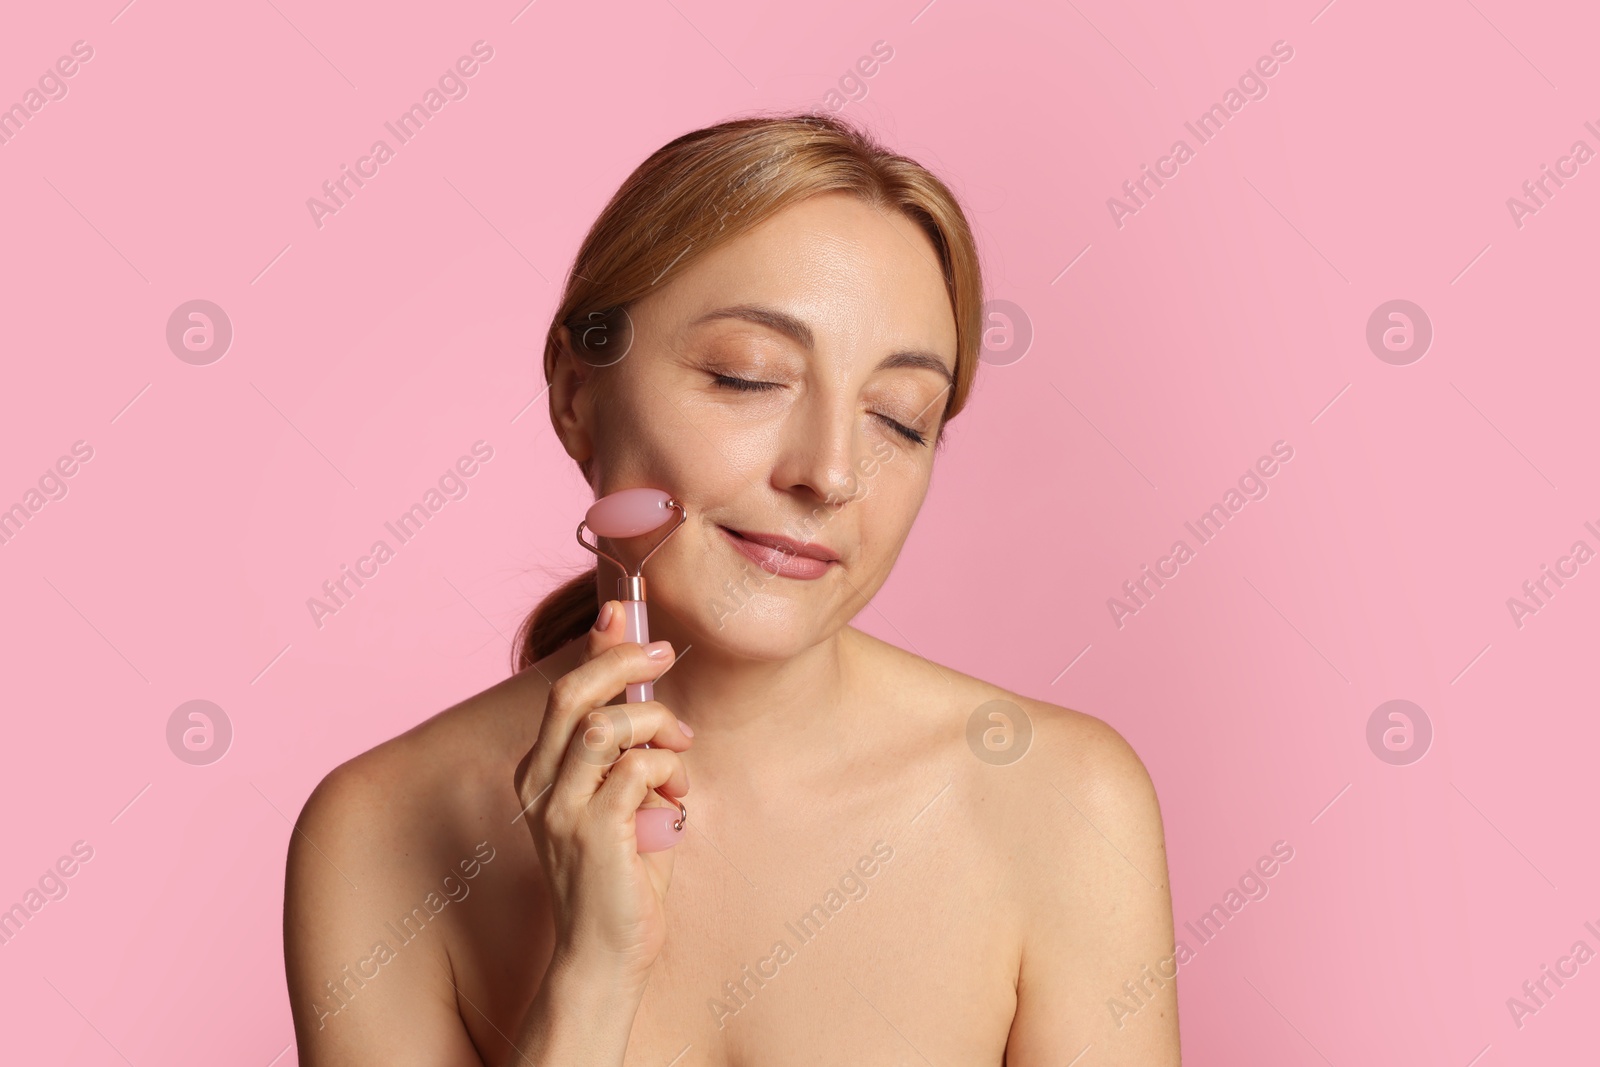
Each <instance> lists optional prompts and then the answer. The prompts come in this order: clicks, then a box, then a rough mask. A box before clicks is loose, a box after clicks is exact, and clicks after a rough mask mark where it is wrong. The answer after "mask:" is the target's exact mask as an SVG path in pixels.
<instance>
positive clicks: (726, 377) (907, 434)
mask: <svg viewBox="0 0 1600 1067" xmlns="http://www.w3.org/2000/svg"><path fill="white" fill-rule="evenodd" d="M711 379H712V381H713V382H715V383H716V384H717V385H719V386H721V387H722V388H724V389H734V390H737V391H738V392H741V393H765V392H768V391H770V390H772V389H782V388H783V386H781V385H779V384H778V383H777V382H761V381H755V380H752V379H750V378H737V377H734V376H733V375H731V374H713V375H712V376H711ZM873 414H875V415H878V413H877V412H873ZM878 418H880V419H882V420H883V421H884V422H885V423H887V424H888V426H889V428H890V429H891V430H893V431H894V432H895V433H897V434H899V435H900V436H901V437H904V438H905V439H906V440H907V441H910V442H912V443H913V444H918V445H926V444H927V443H928V439H927V438H926V437H924V436H923V435H922V434H920V433H918V432H917V431H916V430H913V429H912V428H911V427H909V426H906V425H904V424H902V423H898V422H896V421H895V420H893V419H891V418H890V417H889V416H887V415H878Z"/></svg>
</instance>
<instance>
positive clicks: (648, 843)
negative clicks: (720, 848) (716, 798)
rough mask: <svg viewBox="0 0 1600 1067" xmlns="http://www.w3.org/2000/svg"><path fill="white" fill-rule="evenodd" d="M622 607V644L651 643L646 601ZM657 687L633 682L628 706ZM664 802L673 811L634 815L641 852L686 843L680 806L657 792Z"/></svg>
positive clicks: (646, 810) (652, 694) (643, 811)
mask: <svg viewBox="0 0 1600 1067" xmlns="http://www.w3.org/2000/svg"><path fill="white" fill-rule="evenodd" d="M621 603H622V626H623V640H625V641H637V642H638V643H639V644H641V645H648V644H649V643H650V616H649V614H648V613H647V612H646V610H645V602H644V601H643V600H624V601H622V602H621ZM655 692H656V687H655V683H654V682H634V683H630V684H629V685H628V697H627V702H628V703H629V704H638V703H641V702H643V701H646V700H654V699H655ZM641 747H644V748H649V747H650V742H648V741H646V742H644V743H643V745H642V746H641ZM656 792H657V793H658V794H660V796H661V798H662V799H663V800H665V801H666V802H667V803H669V804H671V805H672V807H670V808H640V809H639V810H638V811H637V812H635V813H634V833H635V836H636V837H637V838H638V841H639V851H640V852H660V851H662V850H663V849H669V848H671V847H672V846H673V845H676V844H677V843H678V842H679V841H682V840H683V834H684V830H683V827H682V826H681V825H680V826H679V827H678V828H677V829H674V828H673V824H674V823H680V824H681V822H682V818H681V813H680V812H679V810H678V802H677V801H676V800H673V799H672V798H671V797H669V796H667V795H666V794H665V793H662V792H661V790H659V789H657V790H656Z"/></svg>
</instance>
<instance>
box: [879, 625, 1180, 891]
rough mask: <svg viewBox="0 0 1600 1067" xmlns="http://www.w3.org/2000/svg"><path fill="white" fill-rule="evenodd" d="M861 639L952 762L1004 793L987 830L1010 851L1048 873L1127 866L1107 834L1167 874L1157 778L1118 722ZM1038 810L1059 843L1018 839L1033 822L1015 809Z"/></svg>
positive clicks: (995, 793) (989, 792) (988, 789)
mask: <svg viewBox="0 0 1600 1067" xmlns="http://www.w3.org/2000/svg"><path fill="white" fill-rule="evenodd" d="M858 633H859V632H858ZM860 636H861V637H862V638H864V640H863V641H861V642H860V644H861V646H862V647H863V650H864V653H865V654H866V655H869V656H870V657H871V658H872V661H873V662H874V663H875V664H877V665H879V666H878V673H879V675H880V676H881V677H883V678H884V679H886V683H885V684H887V685H892V686H894V687H895V688H896V689H897V690H899V691H900V692H904V693H910V694H912V698H913V701H914V703H915V704H916V705H917V706H919V707H923V708H927V709H930V710H929V711H928V716H929V719H930V722H929V726H930V736H934V737H937V738H939V744H940V745H941V746H946V747H947V748H948V751H950V752H951V753H952V758H953V759H955V760H957V761H958V764H957V765H965V766H967V767H969V768H971V769H972V770H973V771H974V772H975V773H977V774H979V775H980V776H981V777H980V780H981V783H982V791H983V793H984V794H985V795H986V796H989V797H992V798H995V799H996V800H998V801H1004V800H1007V799H1009V803H991V807H992V809H993V820H994V823H995V825H994V826H993V827H990V828H989V830H990V831H992V832H994V833H996V834H999V835H1002V836H1004V837H1007V838H1008V840H1007V841H1006V844H1007V846H1008V847H1009V848H1011V849H1014V850H1015V851H1014V852H1013V854H1015V855H1029V856H1032V857H1035V858H1036V859H1037V860H1039V861H1040V862H1043V863H1045V864H1046V865H1047V866H1048V867H1049V868H1051V869H1055V870H1059V869H1060V867H1061V866H1062V865H1071V866H1073V867H1075V868H1076V869H1078V870H1082V869H1084V868H1085V866H1086V865H1087V866H1089V867H1094V866H1103V867H1111V866H1120V867H1121V869H1122V873H1127V872H1128V867H1127V861H1126V857H1122V856H1119V854H1118V853H1117V851H1115V850H1114V849H1107V848H1105V847H1104V846H1105V844H1106V841H1107V840H1108V839H1109V840H1111V841H1114V842H1115V843H1116V845H1117V846H1118V847H1120V848H1122V849H1123V850H1124V851H1125V852H1128V853H1129V854H1130V855H1131V850H1137V851H1139V852H1141V853H1142V854H1143V855H1144V857H1145V858H1146V859H1147V860H1148V861H1149V862H1148V863H1147V864H1145V866H1146V867H1148V868H1152V870H1151V871H1150V874H1151V879H1152V880H1153V881H1155V882H1158V883H1160V882H1163V881H1164V872H1165V866H1166V857H1165V848H1164V842H1163V833H1162V825H1161V811H1160V805H1159V802H1158V800H1157V796H1156V790H1155V785H1154V783H1153V782H1152V780H1151V777H1150V774H1149V772H1148V771H1147V770H1146V768H1145V765H1144V761H1143V760H1141V759H1140V758H1139V755H1138V753H1137V752H1135V751H1134V749H1133V746H1132V745H1130V744H1129V743H1128V741H1127V739H1126V738H1124V737H1123V736H1122V734H1121V733H1120V732H1119V731H1118V730H1117V729H1116V728H1115V727H1113V726H1112V725H1111V724H1110V723H1108V722H1106V721H1105V720H1104V719H1101V718H1098V717H1096V716H1094V715H1091V714H1087V713H1085V712H1082V711H1078V710H1075V709H1073V708H1069V707H1065V706H1063V705H1060V704H1055V703H1051V702H1049V701H1045V700H1039V699H1036V698H1033V697H1028V696H1024V695H1022V694H1020V693H1017V692H1014V691H1012V690H1009V689H1006V688H1004V687H1003V686H999V685H995V684H993V683H991V682H988V681H985V680H983V679H981V678H977V677H974V676H972V675H969V674H965V673H963V672H961V671H957V670H954V669H952V668H950V667H948V666H944V665H942V664H936V663H934V662H932V661H931V660H928V659H925V658H924V657H922V656H918V655H915V654H914V653H911V652H907V651H905V650H904V649H901V648H898V647H896V646H894V645H891V644H889V643H887V642H883V641H879V640H878V639H876V638H872V637H869V636H867V635H864V634H862V635H860ZM972 757H976V758H972ZM1041 807H1044V808H1047V809H1049V810H1050V811H1051V812H1053V813H1056V814H1055V816H1054V817H1053V818H1052V819H1051V820H1050V821H1048V822H1047V823H1046V824H1045V825H1047V826H1051V827H1052V828H1053V830H1054V831H1055V833H1054V840H1056V841H1057V842H1059V843H1060V844H1061V845H1062V847H1061V848H1059V849H1045V850H1041V849H1039V848H1038V847H1037V846H1038V844H1039V843H1040V842H1039V841H1038V840H1037V839H1034V840H1032V841H1031V842H1030V841H1028V840H1024V838H1027V837H1028V835H1029V834H1032V833H1037V832H1038V830H1039V826H1040V824H1039V822H1038V821H1037V820H1036V819H1034V818H1032V817H1027V818H1024V817H1022V816H1021V814H1020V813H1021V812H1022V811H1023V810H1024V809H1027V810H1033V811H1038V810H1040V808H1041ZM1074 826H1076V827H1077V828H1079V829H1088V831H1089V835H1088V839H1087V840H1085V839H1084V838H1083V836H1082V835H1080V834H1076V833H1073V832H1071V831H1072V829H1073V827H1074ZM1096 831H1098V832H1096ZM986 832H987V831H986ZM1011 838H1014V840H1012V839H1011ZM1068 846H1071V847H1068ZM1090 846H1094V847H1090ZM1155 868H1158V869H1159V872H1160V873H1157V871H1156V870H1155Z"/></svg>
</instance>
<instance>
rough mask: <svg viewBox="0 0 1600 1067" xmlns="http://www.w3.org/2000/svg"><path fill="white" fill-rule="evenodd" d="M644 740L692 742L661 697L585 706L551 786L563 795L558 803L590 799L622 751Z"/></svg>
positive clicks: (667, 744) (681, 747) (674, 746)
mask: <svg viewBox="0 0 1600 1067" xmlns="http://www.w3.org/2000/svg"><path fill="white" fill-rule="evenodd" d="M646 744H648V745H650V746H653V747H655V748H659V749H663V750H669V751H673V752H686V751H688V749H689V746H690V745H691V744H692V742H691V741H690V739H689V737H688V736H687V735H686V734H685V733H684V732H683V730H682V726H681V724H680V723H679V721H678V717H677V716H676V715H674V714H673V713H672V711H671V710H670V709H668V708H667V706H666V705H664V704H662V703H660V702H658V701H654V700H646V701H642V702H640V703H637V704H609V705H606V706H604V707H599V708H595V709H593V710H591V711H589V712H587V713H586V714H585V715H584V716H583V717H582V718H581V719H579V720H578V722H577V724H576V725H575V727H574V729H573V732H572V740H571V742H570V743H569V745H568V747H567V755H566V758H565V759H564V760H563V761H562V764H561V767H560V769H559V770H558V771H557V773H556V781H555V785H554V787H553V788H552V790H551V793H552V795H553V797H556V798H559V799H557V800H556V803H559V804H562V805H564V806H566V807H569V808H575V807H579V806H582V805H584V804H587V803H588V802H589V800H590V798H592V797H593V796H594V794H595V792H596V791H597V790H598V789H599V788H600V785H601V783H602V782H604V781H605V779H606V776H607V774H608V773H609V771H610V768H611V767H612V766H613V765H614V764H615V763H616V762H617V761H618V760H619V759H621V758H622V756H623V755H624V753H626V752H628V751H630V750H634V749H636V748H637V747H638V746H642V745H646Z"/></svg>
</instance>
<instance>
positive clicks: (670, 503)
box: [578, 488, 689, 852]
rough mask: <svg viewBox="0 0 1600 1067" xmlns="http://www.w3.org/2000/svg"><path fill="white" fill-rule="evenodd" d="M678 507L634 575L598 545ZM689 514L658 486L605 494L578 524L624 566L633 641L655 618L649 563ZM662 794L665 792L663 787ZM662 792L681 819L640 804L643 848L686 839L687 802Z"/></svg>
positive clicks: (631, 689) (621, 587) (647, 526)
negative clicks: (648, 600)
mask: <svg viewBox="0 0 1600 1067" xmlns="http://www.w3.org/2000/svg"><path fill="white" fill-rule="evenodd" d="M674 511H676V512H677V513H678V521H677V522H676V523H675V524H674V525H673V527H672V529H671V530H668V531H667V533H666V536H665V537H662V538H661V540H660V541H657V542H656V544H655V547H654V548H652V549H650V551H649V552H646V553H645V556H644V559H641V560H640V561H639V563H638V565H637V566H635V567H634V568H633V571H632V573H629V570H628V566H627V564H625V563H623V562H622V561H621V560H619V559H617V558H616V557H614V556H612V555H611V554H610V553H608V552H604V551H602V550H601V549H600V547H599V544H598V540H599V538H602V537H607V538H611V539H613V540H616V539H621V538H628V537H638V536H639V535H640V534H647V533H649V532H650V531H651V530H655V529H658V528H659V527H660V526H661V524H662V523H664V522H666V521H667V520H668V519H670V518H671V517H672V513H673V512H674ZM688 518H689V513H688V512H687V511H685V510H684V507H683V505H682V504H680V503H678V502H677V501H676V500H674V499H672V497H670V496H668V495H667V494H666V493H664V492H662V491H661V490H659V489H649V488H638V489H623V490H621V491H619V492H615V493H611V494H608V495H607V496H603V497H601V498H600V499H599V500H596V501H595V502H594V505H593V506H592V507H590V508H589V511H588V514H586V515H585V516H584V517H583V521H582V522H580V523H578V544H580V545H582V546H583V547H584V548H587V549H588V550H589V551H590V552H593V553H594V554H595V555H597V556H605V558H606V559H609V560H610V561H611V562H612V563H615V564H616V565H617V566H618V567H619V568H620V569H621V570H622V575H623V576H622V577H621V578H620V579H618V581H617V599H618V600H620V601H621V602H622V618H623V626H624V633H625V634H626V639H627V640H629V641H637V642H639V643H640V644H641V645H646V644H649V643H650V618H649V616H648V614H646V612H645V599H644V586H645V582H644V574H643V570H644V565H645V561H646V560H648V559H649V558H650V557H651V556H653V555H655V553H656V549H657V548H660V547H661V545H662V544H663V543H664V542H665V541H666V539H667V538H668V537H671V536H672V535H673V533H674V532H676V531H677V529H678V527H679V526H682V525H683V524H684V523H685V522H687V521H688ZM585 526H587V527H589V529H590V530H591V531H593V533H594V535H595V538H596V542H597V543H596V544H593V545H591V544H590V543H589V542H587V541H585V540H584V539H583V528H584V527H585ZM654 699H655V685H654V683H652V682H638V683H633V684H630V685H629V686H628V697H627V703H629V704H637V703H639V702H641V701H645V700H654ZM643 747H645V748H649V747H650V743H649V742H648V741H646V742H645V743H644V746H643ZM657 792H658V793H660V790H659V789H658V790H657ZM661 796H662V797H663V798H664V799H665V800H667V801H668V802H669V803H672V804H675V805H677V808H678V813H677V817H676V818H674V817H673V812H672V809H671V808H640V809H639V811H638V813H637V815H636V816H635V818H634V827H635V833H636V834H637V836H638V840H639V851H640V852H660V851H661V850H662V849H666V848H671V847H672V846H673V845H676V844H677V843H678V842H679V841H681V840H682V839H683V828H684V824H685V823H686V822H688V819H689V809H688V808H686V807H684V806H683V801H681V800H674V799H673V798H672V797H669V796H667V795H666V794H665V793H661Z"/></svg>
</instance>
